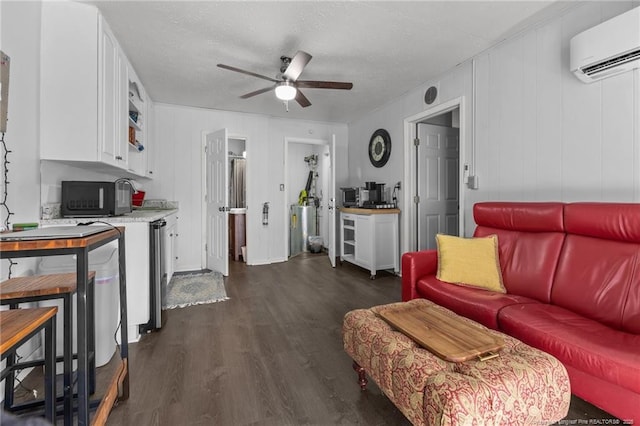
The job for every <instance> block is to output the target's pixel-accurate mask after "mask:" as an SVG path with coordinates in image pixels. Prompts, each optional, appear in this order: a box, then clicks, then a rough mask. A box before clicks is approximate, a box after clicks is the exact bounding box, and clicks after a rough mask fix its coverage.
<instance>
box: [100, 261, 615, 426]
mask: <svg viewBox="0 0 640 426" xmlns="http://www.w3.org/2000/svg"><path fill="white" fill-rule="evenodd" d="M225 286H226V289H227V293H228V295H229V297H230V298H231V299H230V300H228V301H225V302H219V303H214V304H209V305H199V306H193V307H188V308H183V309H174V310H170V311H167V313H168V316H167V323H166V325H165V327H164V328H163V329H162V330H161V331H159V332H155V333H151V334H148V335H145V336H144V337H143V338H142V339H141V340H140V342H138V343H135V344H132V345H130V346H129V348H130V366H131V367H130V368H131V377H130V380H131V388H130V391H131V396H130V398H129V400H127V401H125V402H123V403H121V404H119V405H118V406H116V407H115V408H114V409H113V411H112V412H111V415H110V417H109V420H108V424H109V425H136V426H144V425H223V426H224V425H233V426H239V425H278V426H281V425H303V424H306V425H339V424H341V425H357V424H362V425H409V422H408V421H407V420H406V419H405V418H404V416H403V415H402V414H401V413H400V411H398V410H397V409H396V408H395V407H394V405H393V404H392V403H391V402H390V401H389V400H388V399H387V398H386V397H385V396H384V395H383V394H382V393H381V391H380V390H379V389H378V387H377V386H376V385H375V383H373V382H372V381H370V382H369V386H368V390H367V391H365V392H362V391H360V388H359V387H358V384H357V383H356V374H355V372H354V371H353V370H352V368H351V360H350V359H349V357H348V356H347V355H346V354H345V352H344V351H343V349H342V337H341V325H342V318H343V316H344V314H345V313H346V312H348V311H350V310H352V309H356V308H366V307H370V306H373V305H378V304H383V303H389V302H394V301H398V300H400V278H398V277H395V276H392V275H390V274H387V273H379V274H378V278H377V279H376V280H374V281H371V280H369V273H368V272H367V271H365V270H363V269H360V268H358V267H356V266H353V265H350V264H346V263H345V264H344V265H342V266H338V267H337V268H336V269H333V268H331V267H330V265H329V262H328V259H327V258H326V256H324V255H305V254H303V255H299V256H297V257H295V258H293V259H291V260H290V261H288V262H286V263H279V264H273V265H266V266H246V265H245V264H243V263H239V262H231V265H230V273H229V277H228V278H225ZM596 418H597V419H604V418H606V419H609V418H612V417H611V416H610V415H608V414H607V413H604V412H602V411H601V410H599V409H597V408H595V407H593V406H591V405H589V404H587V403H585V402H584V401H581V400H580V399H578V398H573V399H572V404H571V410H570V412H569V416H568V417H567V419H596Z"/></svg>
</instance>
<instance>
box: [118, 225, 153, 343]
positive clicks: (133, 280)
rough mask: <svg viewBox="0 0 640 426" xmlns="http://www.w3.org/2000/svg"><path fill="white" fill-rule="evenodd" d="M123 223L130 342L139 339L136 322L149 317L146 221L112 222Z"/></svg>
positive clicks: (147, 233)
mask: <svg viewBox="0 0 640 426" xmlns="http://www.w3.org/2000/svg"><path fill="white" fill-rule="evenodd" d="M112 224H113V225H114V226H124V228H125V235H124V247H125V254H126V256H127V260H126V270H127V321H128V323H129V324H128V329H127V332H128V336H129V341H130V342H135V341H138V340H139V338H140V331H139V329H138V326H139V325H140V324H146V323H147V322H148V321H149V314H150V312H149V298H150V297H151V296H150V289H151V287H150V276H149V264H150V262H151V260H150V255H149V223H148V222H121V223H119V222H115V221H114V222H112Z"/></svg>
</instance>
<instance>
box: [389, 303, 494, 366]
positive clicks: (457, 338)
mask: <svg viewBox="0 0 640 426" xmlns="http://www.w3.org/2000/svg"><path fill="white" fill-rule="evenodd" d="M378 315H379V316H380V317H382V319H384V320H385V321H387V322H388V323H389V324H390V325H391V326H393V327H394V328H396V329H397V330H398V331H400V332H402V333H404V334H405V335H407V336H409V337H410V338H412V339H413V340H414V341H416V343H418V344H420V346H422V347H424V348H425V349H428V350H429V351H431V352H432V353H434V354H435V355H437V356H439V357H440V358H442V359H444V360H446V361H452V362H464V361H468V360H470V359H473V358H479V359H481V360H486V359H490V358H494V357H495V356H497V355H498V354H497V351H499V350H500V349H502V347H503V346H504V340H503V339H502V338H501V337H499V336H496V335H494V334H490V333H487V331H486V330H484V329H482V328H480V327H478V326H476V325H474V324H473V323H471V322H469V321H465V320H464V318H463V317H461V316H458V315H455V314H449V313H448V312H445V311H442V310H441V309H438V308H436V307H434V306H431V305H427V306H415V305H406V306H401V307H390V308H388V309H383V310H381V311H380V312H378Z"/></svg>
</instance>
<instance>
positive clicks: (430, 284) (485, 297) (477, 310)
mask: <svg viewBox="0 0 640 426" xmlns="http://www.w3.org/2000/svg"><path fill="white" fill-rule="evenodd" d="M416 291H417V293H418V296H419V297H423V298H425V299H429V300H431V301H432V302H435V303H436V304H438V305H440V306H444V307H445V308H447V309H451V310H452V311H454V312H455V313H457V314H458V315H462V316H464V317H467V318H470V319H472V320H474V321H476V322H479V323H480V324H482V325H484V326H486V327H489V328H492V329H494V330H497V329H498V311H499V310H500V309H502V308H503V307H505V306H508V305H513V304H514V303H537V302H536V301H535V300H532V299H529V298H526V297H523V296H518V295H514V294H504V293H497V292H494V291H488V290H483V289H480V288H475V287H465V286H461V285H456V284H449V283H446V282H443V281H440V280H438V279H437V278H436V277H435V276H434V275H428V276H426V277H423V278H421V279H419V280H418V282H417V283H416Z"/></svg>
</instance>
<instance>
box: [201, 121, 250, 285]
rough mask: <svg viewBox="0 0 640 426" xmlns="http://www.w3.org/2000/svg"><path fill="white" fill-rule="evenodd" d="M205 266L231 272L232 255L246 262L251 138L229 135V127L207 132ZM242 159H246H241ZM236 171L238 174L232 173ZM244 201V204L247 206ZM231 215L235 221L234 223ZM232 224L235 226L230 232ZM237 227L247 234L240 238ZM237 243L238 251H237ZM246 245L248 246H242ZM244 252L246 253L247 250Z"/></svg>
mask: <svg viewBox="0 0 640 426" xmlns="http://www.w3.org/2000/svg"><path fill="white" fill-rule="evenodd" d="M202 138H203V145H204V150H203V151H204V155H203V157H202V162H203V163H202V181H203V183H204V185H203V197H202V200H203V201H202V228H203V229H204V230H205V232H204V233H203V237H204V241H203V248H204V250H203V255H202V261H201V264H202V268H203V269H210V270H213V271H219V272H220V273H222V275H224V276H227V275H228V273H229V259H230V257H232V256H233V258H234V260H236V254H237V259H238V260H240V256H242V258H243V260H244V261H245V262H246V261H247V259H246V258H245V257H246V254H245V253H246V252H247V250H246V243H245V241H246V232H245V224H246V182H247V180H246V170H247V168H246V162H245V158H246V148H247V138H244V137H234V136H229V135H228V132H227V129H220V130H218V131H215V132H206V131H205V132H203V133H202ZM241 160H242V161H241ZM232 173H233V174H234V175H233V176H232ZM243 205H244V206H243ZM230 219H233V220H234V223H233V224H231V225H230ZM230 227H231V229H233V230H234V233H233V235H230V232H229V230H230ZM236 231H239V235H242V236H244V237H245V239H244V241H241V238H240V237H238V238H236V235H235V234H236ZM233 244H237V249H238V250H237V253H236V252H235V249H236V246H235V245H233ZM242 247H245V249H244V250H242ZM243 252H244V253H243Z"/></svg>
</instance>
